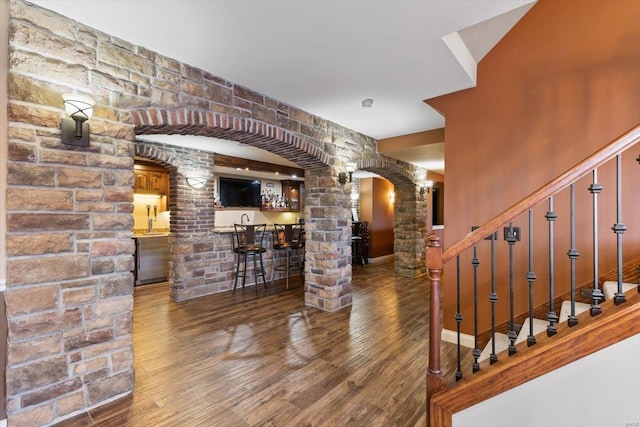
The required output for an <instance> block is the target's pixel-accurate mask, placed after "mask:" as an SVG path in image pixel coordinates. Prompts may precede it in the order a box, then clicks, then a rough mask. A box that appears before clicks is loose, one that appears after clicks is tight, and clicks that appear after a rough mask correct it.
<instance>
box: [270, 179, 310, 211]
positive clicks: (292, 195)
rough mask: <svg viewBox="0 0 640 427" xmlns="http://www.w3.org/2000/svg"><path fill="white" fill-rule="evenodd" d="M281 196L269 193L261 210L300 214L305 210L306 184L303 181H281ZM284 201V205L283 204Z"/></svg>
mask: <svg viewBox="0 0 640 427" xmlns="http://www.w3.org/2000/svg"><path fill="white" fill-rule="evenodd" d="M280 185H281V186H282V190H281V191H282V193H281V194H275V195H274V194H273V193H269V194H268V195H267V200H266V202H265V201H264V200H263V203H262V206H261V207H260V210H262V211H277V212H300V211H301V210H303V209H304V184H303V183H302V182H301V181H291V180H285V181H280ZM283 200H284V203H283Z"/></svg>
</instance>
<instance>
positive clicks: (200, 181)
mask: <svg viewBox="0 0 640 427" xmlns="http://www.w3.org/2000/svg"><path fill="white" fill-rule="evenodd" d="M187 184H188V185H189V187H191V188H195V189H196V190H200V189H201V188H204V186H205V185H207V179H206V178H202V177H199V176H188V177H187Z"/></svg>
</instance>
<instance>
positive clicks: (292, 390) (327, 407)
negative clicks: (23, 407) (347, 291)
mask: <svg viewBox="0 0 640 427" xmlns="http://www.w3.org/2000/svg"><path fill="white" fill-rule="evenodd" d="M168 291H169V288H168V285H167V283H161V284H154V285H147V286H139V287H136V288H135V298H134V334H133V341H134V351H135V369H136V379H135V389H134V391H133V394H132V395H131V396H128V397H125V398H122V399H120V400H118V401H115V402H113V403H111V404H108V405H106V406H103V407H101V408H97V409H95V410H92V411H90V413H86V414H82V415H80V416H78V417H76V418H75V419H73V420H68V421H65V422H63V423H61V424H60V425H62V426H81V425H82V426H87V425H100V426H145V427H146V426H176V425H180V426H189V427H193V426H263V425H272V426H298V425H300V426H312V425H313V426H390V425H396V426H425V425H426V420H425V416H424V414H425V372H426V369H427V363H428V361H427V355H428V349H427V338H428V330H427V323H428V313H427V308H428V307H429V300H428V298H429V296H428V281H427V278H426V276H423V277H421V278H406V277H400V276H396V275H394V273H393V263H380V264H378V263H376V264H369V265H367V266H365V267H364V268H358V269H354V270H353V305H352V306H351V307H349V308H345V309H343V310H340V311H338V312H335V313H326V312H322V311H319V310H317V309H314V308H310V307H306V306H305V305H304V285H303V283H302V281H301V280H300V278H299V277H295V278H294V279H293V280H292V281H291V282H290V286H289V289H288V290H287V289H285V286H284V280H281V281H279V282H277V283H276V284H275V285H274V286H273V287H269V289H267V290H266V291H265V290H264V289H260V292H259V296H257V297H256V295H255V290H254V289H253V288H252V287H247V288H246V289H244V290H241V289H239V290H238V291H236V294H235V295H233V294H232V293H231V292H226V293H224V294H217V295H210V296H205V297H201V298H197V299H193V300H190V301H186V302H181V303H175V302H172V301H171V300H170V299H169V296H168V295H169V292H168ZM452 353H453V352H452ZM443 363H445V365H446V366H445V370H444V372H446V373H447V375H452V373H453V369H454V368H452V367H451V365H450V364H449V362H448V361H447V359H446V358H445V360H443ZM449 373H451V374H449Z"/></svg>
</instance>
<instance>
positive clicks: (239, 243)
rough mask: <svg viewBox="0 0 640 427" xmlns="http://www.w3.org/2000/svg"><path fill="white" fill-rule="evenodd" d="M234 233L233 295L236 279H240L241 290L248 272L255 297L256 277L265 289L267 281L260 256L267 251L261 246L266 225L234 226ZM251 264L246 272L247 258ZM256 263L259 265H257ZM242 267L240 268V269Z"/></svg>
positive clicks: (236, 283)
mask: <svg viewBox="0 0 640 427" xmlns="http://www.w3.org/2000/svg"><path fill="white" fill-rule="evenodd" d="M233 226H234V228H235V233H234V234H233V252H235V253H236V257H237V261H236V272H235V278H234V280H233V293H234V294H235V293H236V287H237V285H238V278H239V277H242V288H243V289H244V284H245V282H246V280H247V274H249V273H248V272H249V271H252V272H253V281H254V284H255V287H256V295H258V277H259V276H262V283H263V284H264V288H265V289H267V281H266V279H265V272H264V262H263V260H262V254H263V253H265V252H266V251H267V248H265V247H264V245H263V240H264V236H265V234H266V231H267V230H266V229H267V225H266V224H234V225H233ZM250 257H251V261H252V263H253V268H251V267H250V268H249V270H247V264H248V262H249V258H250ZM258 263H259V264H260V265H258ZM241 266H242V268H241Z"/></svg>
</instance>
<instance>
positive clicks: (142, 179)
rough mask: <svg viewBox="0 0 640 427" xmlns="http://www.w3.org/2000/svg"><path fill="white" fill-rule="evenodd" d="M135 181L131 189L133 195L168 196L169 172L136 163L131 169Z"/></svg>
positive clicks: (157, 167)
mask: <svg viewBox="0 0 640 427" xmlns="http://www.w3.org/2000/svg"><path fill="white" fill-rule="evenodd" d="M133 173H134V175H135V178H136V181H135V184H134V187H133V191H134V192H135V193H147V194H161V195H163V196H166V195H168V194H169V172H167V171H166V170H163V169H161V168H160V166H156V165H153V166H150V165H148V164H146V163H141V164H138V163H136V164H135V165H134V167H133Z"/></svg>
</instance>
